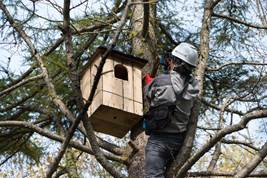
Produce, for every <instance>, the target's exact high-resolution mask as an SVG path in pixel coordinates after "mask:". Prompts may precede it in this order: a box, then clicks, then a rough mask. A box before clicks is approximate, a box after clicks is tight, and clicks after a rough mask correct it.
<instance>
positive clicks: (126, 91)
mask: <svg viewBox="0 0 267 178" xmlns="http://www.w3.org/2000/svg"><path fill="white" fill-rule="evenodd" d="M124 66H125V67H126V69H127V74H128V80H123V83H122V85H123V103H124V105H123V110H124V111H127V112H130V113H134V101H133V66H132V64H131V63H129V62H128V63H124Z"/></svg>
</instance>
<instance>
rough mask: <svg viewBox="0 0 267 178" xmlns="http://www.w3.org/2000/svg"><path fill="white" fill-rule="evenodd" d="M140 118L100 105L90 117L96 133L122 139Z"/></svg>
mask: <svg viewBox="0 0 267 178" xmlns="http://www.w3.org/2000/svg"><path fill="white" fill-rule="evenodd" d="M140 118H141V117H140V116H138V115H136V114H132V113H128V112H125V111H122V110H119V109H116V108H112V107H108V106H105V105H101V106H100V107H99V108H98V109H97V110H96V111H95V112H94V114H93V115H92V116H91V117H90V119H91V121H92V124H93V126H94V129H95V130H96V131H98V132H102V133H106V134H109V135H113V136H117V137H120V138H121V137H123V136H124V135H125V134H126V133H127V132H128V131H129V130H130V129H131V128H132V127H133V126H134V125H135V124H136V123H137V122H138V121H139V120H140Z"/></svg>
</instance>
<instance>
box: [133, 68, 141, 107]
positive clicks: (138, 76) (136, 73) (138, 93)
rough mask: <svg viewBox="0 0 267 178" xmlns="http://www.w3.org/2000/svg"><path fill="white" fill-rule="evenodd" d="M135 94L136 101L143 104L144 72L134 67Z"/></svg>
mask: <svg viewBox="0 0 267 178" xmlns="http://www.w3.org/2000/svg"><path fill="white" fill-rule="evenodd" d="M133 92H134V101H137V102H140V103H142V101H143V99H142V98H143V97H142V93H143V92H142V72H141V69H139V68H137V67H133Z"/></svg>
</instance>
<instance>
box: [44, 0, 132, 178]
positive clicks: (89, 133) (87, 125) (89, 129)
mask: <svg viewBox="0 0 267 178" xmlns="http://www.w3.org/2000/svg"><path fill="white" fill-rule="evenodd" d="M65 3H66V5H64V14H65V13H69V0H65ZM130 3H131V0H128V4H127V5H126V8H125V12H124V15H123V17H122V18H121V21H120V24H119V26H118V28H117V30H116V32H115V35H114V37H113V39H112V42H111V44H110V46H109V47H108V49H107V50H106V52H105V53H104V54H103V56H102V58H101V61H100V64H99V66H98V70H97V73H96V76H95V78H94V82H93V85H92V89H91V92H90V95H89V97H88V100H87V102H86V103H85V105H84V107H83V109H82V111H81V113H80V114H79V116H78V117H77V119H76V120H75V121H74V123H73V124H72V125H71V128H70V130H69V132H68V133H67V136H66V139H65V140H64V142H63V144H62V146H61V149H60V151H59V154H58V156H57V157H56V159H55V161H54V162H53V164H52V165H51V167H50V168H49V170H48V172H47V176H46V177H49V178H50V177H51V176H52V174H53V172H54V171H55V170H56V168H57V166H58V164H59V162H60V160H61V158H62V157H63V155H64V153H65V151H66V148H67V146H68V144H69V142H70V140H71V137H72V136H73V134H74V132H75V130H76V128H77V127H78V125H79V123H80V121H81V120H82V119H83V123H84V126H85V129H86V132H87V136H88V138H89V140H90V144H91V147H92V149H93V152H94V154H95V157H96V159H97V160H98V161H99V163H100V164H101V165H102V166H103V167H104V168H105V169H106V170H107V171H108V172H109V173H110V174H111V175H113V176H114V177H125V176H124V175H122V174H121V173H119V172H117V171H116V170H115V169H114V168H113V166H112V165H111V164H110V163H109V162H108V161H107V160H106V158H105V156H104V154H103V153H102V151H101V150H100V149H99V146H98V144H97V140H96V137H95V134H94V130H93V127H92V124H91V122H90V120H89V119H88V118H87V117H86V115H87V110H88V108H89V106H90V105H91V103H92V101H93V97H94V95H95V92H96V89H97V85H98V82H99V80H100V77H101V73H102V70H103V66H104V64H105V61H106V59H107V57H108V55H109V53H110V51H111V50H112V49H113V48H114V46H115V44H116V42H117V39H118V37H119V34H120V32H121V30H122V27H123V25H124V24H125V22H126V18H127V16H128V9H129V4H130ZM65 8H68V9H67V10H65ZM66 16H68V15H66ZM65 20H68V19H67V17H66V19H65V18H64V21H65ZM67 32H68V31H67ZM69 40H70V39H69ZM68 45H70V44H68ZM69 47H70V46H69ZM69 57H70V58H71V59H72V56H69ZM71 59H70V60H71Z"/></svg>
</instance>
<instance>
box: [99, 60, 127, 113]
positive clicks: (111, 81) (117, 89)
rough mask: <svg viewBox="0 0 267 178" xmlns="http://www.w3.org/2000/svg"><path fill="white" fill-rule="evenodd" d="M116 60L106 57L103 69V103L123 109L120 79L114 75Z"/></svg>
mask: <svg viewBox="0 0 267 178" xmlns="http://www.w3.org/2000/svg"><path fill="white" fill-rule="evenodd" d="M116 64H118V62H116V61H114V60H113V59H110V58H108V59H107V61H106V63H105V66H104V71H103V75H102V77H103V104H104V105H107V106H110V107H115V108H117V109H123V105H122V81H121V79H117V78H115V77H114V65H116Z"/></svg>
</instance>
